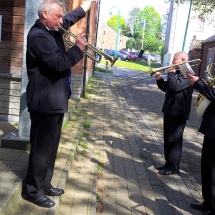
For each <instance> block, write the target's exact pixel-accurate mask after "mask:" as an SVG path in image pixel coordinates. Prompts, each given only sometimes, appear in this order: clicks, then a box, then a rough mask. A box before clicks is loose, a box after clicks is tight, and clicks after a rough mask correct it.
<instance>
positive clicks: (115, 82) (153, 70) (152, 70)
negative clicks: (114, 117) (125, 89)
mask: <svg viewBox="0 0 215 215" xmlns="http://www.w3.org/2000/svg"><path fill="white" fill-rule="evenodd" d="M200 62H201V60H200V59H195V60H190V61H187V62H183V63H179V64H172V65H169V66H163V67H159V68H151V67H149V73H150V77H151V78H152V76H153V75H154V74H155V73H156V72H159V71H162V70H165V69H168V68H171V67H176V66H180V65H182V64H184V63H191V65H190V66H191V67H192V66H197V65H198V64H199V63H200ZM145 73H147V72H143V73H140V74H137V75H131V76H127V77H125V78H119V79H115V80H113V81H112V82H111V85H112V86H113V87H119V86H122V85H125V84H130V83H133V82H136V81H139V80H144V79H147V78H150V77H143V78H139V79H137V80H133V81H128V82H123V83H120V81H123V80H125V79H128V78H133V77H136V76H139V75H143V74H145Z"/></svg>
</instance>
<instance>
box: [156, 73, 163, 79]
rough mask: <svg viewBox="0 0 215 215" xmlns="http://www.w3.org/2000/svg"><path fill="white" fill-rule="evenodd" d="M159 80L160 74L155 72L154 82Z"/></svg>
mask: <svg viewBox="0 0 215 215" xmlns="http://www.w3.org/2000/svg"><path fill="white" fill-rule="evenodd" d="M161 78H162V75H161V73H160V72H156V73H155V79H156V80H160V79H161Z"/></svg>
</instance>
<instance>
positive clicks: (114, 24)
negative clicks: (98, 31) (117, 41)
mask: <svg viewBox="0 0 215 215" xmlns="http://www.w3.org/2000/svg"><path fill="white" fill-rule="evenodd" d="M107 25H108V26H109V27H110V28H112V29H114V30H115V31H117V29H118V15H115V16H112V17H111V18H110V19H109V20H108V22H107ZM121 25H125V20H124V19H123V18H122V17H121V16H120V17H119V27H120V26H121Z"/></svg>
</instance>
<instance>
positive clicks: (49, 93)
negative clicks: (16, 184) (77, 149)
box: [26, 0, 91, 208]
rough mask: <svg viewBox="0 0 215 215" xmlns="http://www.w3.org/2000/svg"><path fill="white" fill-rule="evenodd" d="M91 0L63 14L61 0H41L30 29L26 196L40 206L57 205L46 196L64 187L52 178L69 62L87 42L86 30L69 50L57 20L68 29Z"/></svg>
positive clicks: (75, 59)
mask: <svg viewBox="0 0 215 215" xmlns="http://www.w3.org/2000/svg"><path fill="white" fill-rule="evenodd" d="M90 6H91V0H84V1H83V2H82V3H81V5H80V7H78V8H76V9H75V10H73V11H72V12H70V13H68V14H66V15H64V12H63V11H64V6H63V3H62V2H61V1H60V0H43V1H42V3H41V4H40V7H39V9H38V15H39V19H37V20H36V22H35V24H34V25H33V26H32V28H31V29H30V31H29V33H28V38H27V52H26V64H27V74H28V79H29V82H28V86H27V89H26V94H27V105H28V111H29V113H30V118H31V129H30V143H31V150H30V155H29V162H28V173H27V177H26V190H27V196H28V197H27V200H29V201H31V202H33V203H35V204H36V205H38V206H40V207H47V208H50V207H53V206H54V205H55V202H54V201H53V200H52V199H50V198H49V197H48V196H60V195H62V194H63V193H64V190H63V189H61V188H55V187H53V186H52V184H51V180H52V176H53V171H54V164H55V159H56V155H57V150H58V145H59V140H60V134H61V127H62V122H63V118H64V113H65V112H66V111H67V109H68V99H69V98H70V95H71V91H70V75H71V72H70V68H71V67H72V66H74V65H76V64H77V63H78V62H79V61H80V60H81V59H82V58H83V50H84V49H85V47H86V46H87V45H88V42H87V39H86V37H85V34H84V33H83V34H81V35H79V36H78V37H77V39H76V42H75V45H74V46H73V47H71V48H70V49H69V50H67V51H66V50H65V46H64V42H63V38H62V34H63V33H64V32H61V31H60V30H59V25H62V26H63V27H64V28H65V29H66V30H67V29H68V28H69V27H70V26H72V25H74V24H75V23H76V22H78V21H79V20H80V19H81V18H83V17H84V16H85V14H86V12H87V11H88V10H89V9H90Z"/></svg>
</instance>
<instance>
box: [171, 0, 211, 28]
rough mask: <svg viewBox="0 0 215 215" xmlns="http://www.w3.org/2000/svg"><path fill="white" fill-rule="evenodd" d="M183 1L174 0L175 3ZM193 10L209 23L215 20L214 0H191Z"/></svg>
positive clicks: (182, 1) (182, 0)
mask: <svg viewBox="0 0 215 215" xmlns="http://www.w3.org/2000/svg"><path fill="white" fill-rule="evenodd" d="M168 1H171V0H168ZM172 1H174V0H172ZM184 1H185V0H175V2H176V3H177V4H183V3H184ZM193 10H194V11H195V12H196V13H197V15H198V16H199V17H203V18H204V19H205V20H208V21H209V22H210V23H214V21H215V17H214V10H215V1H214V0H193ZM214 26H215V24H214Z"/></svg>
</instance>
